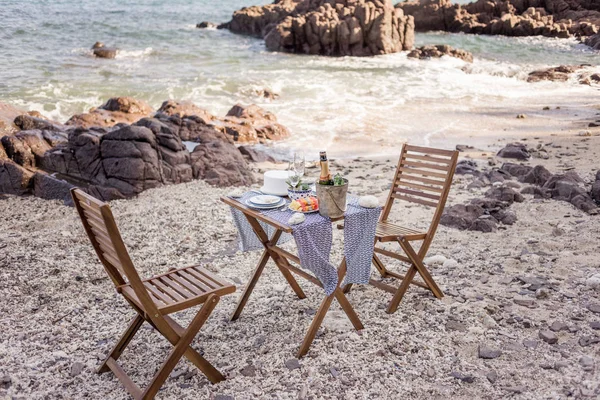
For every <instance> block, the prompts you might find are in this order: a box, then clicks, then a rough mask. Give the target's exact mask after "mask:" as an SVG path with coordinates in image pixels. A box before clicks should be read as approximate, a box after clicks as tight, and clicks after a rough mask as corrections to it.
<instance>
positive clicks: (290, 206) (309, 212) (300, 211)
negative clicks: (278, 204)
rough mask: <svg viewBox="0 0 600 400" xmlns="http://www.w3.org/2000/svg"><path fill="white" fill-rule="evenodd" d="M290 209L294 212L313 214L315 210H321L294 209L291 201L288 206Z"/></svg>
mask: <svg viewBox="0 0 600 400" xmlns="http://www.w3.org/2000/svg"><path fill="white" fill-rule="evenodd" d="M288 210H290V211H293V212H299V213H302V214H312V213H314V212H318V211H319V209H318V208H317V209H316V210H312V211H302V210H294V209H293V208H292V204H291V203H290V205H289V206H288Z"/></svg>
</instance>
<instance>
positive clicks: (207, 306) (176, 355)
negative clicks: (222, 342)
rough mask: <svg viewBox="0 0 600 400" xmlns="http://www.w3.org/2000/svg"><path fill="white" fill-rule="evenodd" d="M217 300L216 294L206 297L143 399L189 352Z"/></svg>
mask: <svg viewBox="0 0 600 400" xmlns="http://www.w3.org/2000/svg"><path fill="white" fill-rule="evenodd" d="M218 302H219V297H218V296H216V295H214V294H213V295H211V296H209V297H208V299H207V300H206V302H205V303H204V305H203V306H202V308H201V309H200V310H199V311H198V313H197V314H196V316H195V317H194V319H193V320H192V322H191V323H190V325H189V326H188V328H187V329H186V330H185V332H184V334H183V335H182V336H181V337H180V338H179V340H178V341H177V343H176V344H175V347H174V348H173V350H172V351H171V353H170V354H169V357H168V358H167V359H166V360H165V362H164V363H163V364H162V366H161V367H160V369H159V370H158V371H157V372H156V374H155V375H154V378H153V379H152V382H151V383H150V385H148V387H147V388H146V390H145V391H144V393H143V395H142V398H143V399H152V398H154V396H155V395H156V393H158V390H159V389H160V387H161V386H162V385H163V384H164V383H165V380H166V379H167V378H168V377H169V374H170V373H171V371H173V368H175V366H176V365H177V363H178V362H179V360H180V359H181V357H182V356H183V355H184V354H185V353H187V352H189V349H190V347H189V345H190V343H191V342H192V340H194V337H196V334H197V333H198V331H199V330H200V328H202V325H204V323H205V322H206V320H207V319H208V317H209V316H210V314H211V313H212V312H213V310H214V308H215V306H216V305H217V303H218ZM203 372H204V371H203Z"/></svg>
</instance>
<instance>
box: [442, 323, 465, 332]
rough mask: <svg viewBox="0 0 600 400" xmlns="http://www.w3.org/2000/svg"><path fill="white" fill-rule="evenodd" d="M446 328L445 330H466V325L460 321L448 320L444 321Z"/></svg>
mask: <svg viewBox="0 0 600 400" xmlns="http://www.w3.org/2000/svg"><path fill="white" fill-rule="evenodd" d="M446 330H447V331H458V332H466V331H467V327H466V325H465V324H463V323H462V322H458V321H453V320H450V321H448V322H446Z"/></svg>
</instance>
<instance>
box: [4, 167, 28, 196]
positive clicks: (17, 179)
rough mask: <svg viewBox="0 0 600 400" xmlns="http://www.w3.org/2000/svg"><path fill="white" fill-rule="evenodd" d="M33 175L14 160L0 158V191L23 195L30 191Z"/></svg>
mask: <svg viewBox="0 0 600 400" xmlns="http://www.w3.org/2000/svg"><path fill="white" fill-rule="evenodd" d="M33 175H34V173H33V172H31V171H29V170H28V169H26V168H23V167H22V166H20V165H18V164H17V163H15V162H14V161H12V160H6V159H0V193H8V194H16V195H23V194H26V193H28V192H30V191H31V187H32V184H33Z"/></svg>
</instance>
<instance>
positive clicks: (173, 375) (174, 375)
mask: <svg viewBox="0 0 600 400" xmlns="http://www.w3.org/2000/svg"><path fill="white" fill-rule="evenodd" d="M187 372H188V370H187V369H178V370H176V371H173V372H172V373H171V379H178V378H179V377H181V376H184V375H185V374H187Z"/></svg>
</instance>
